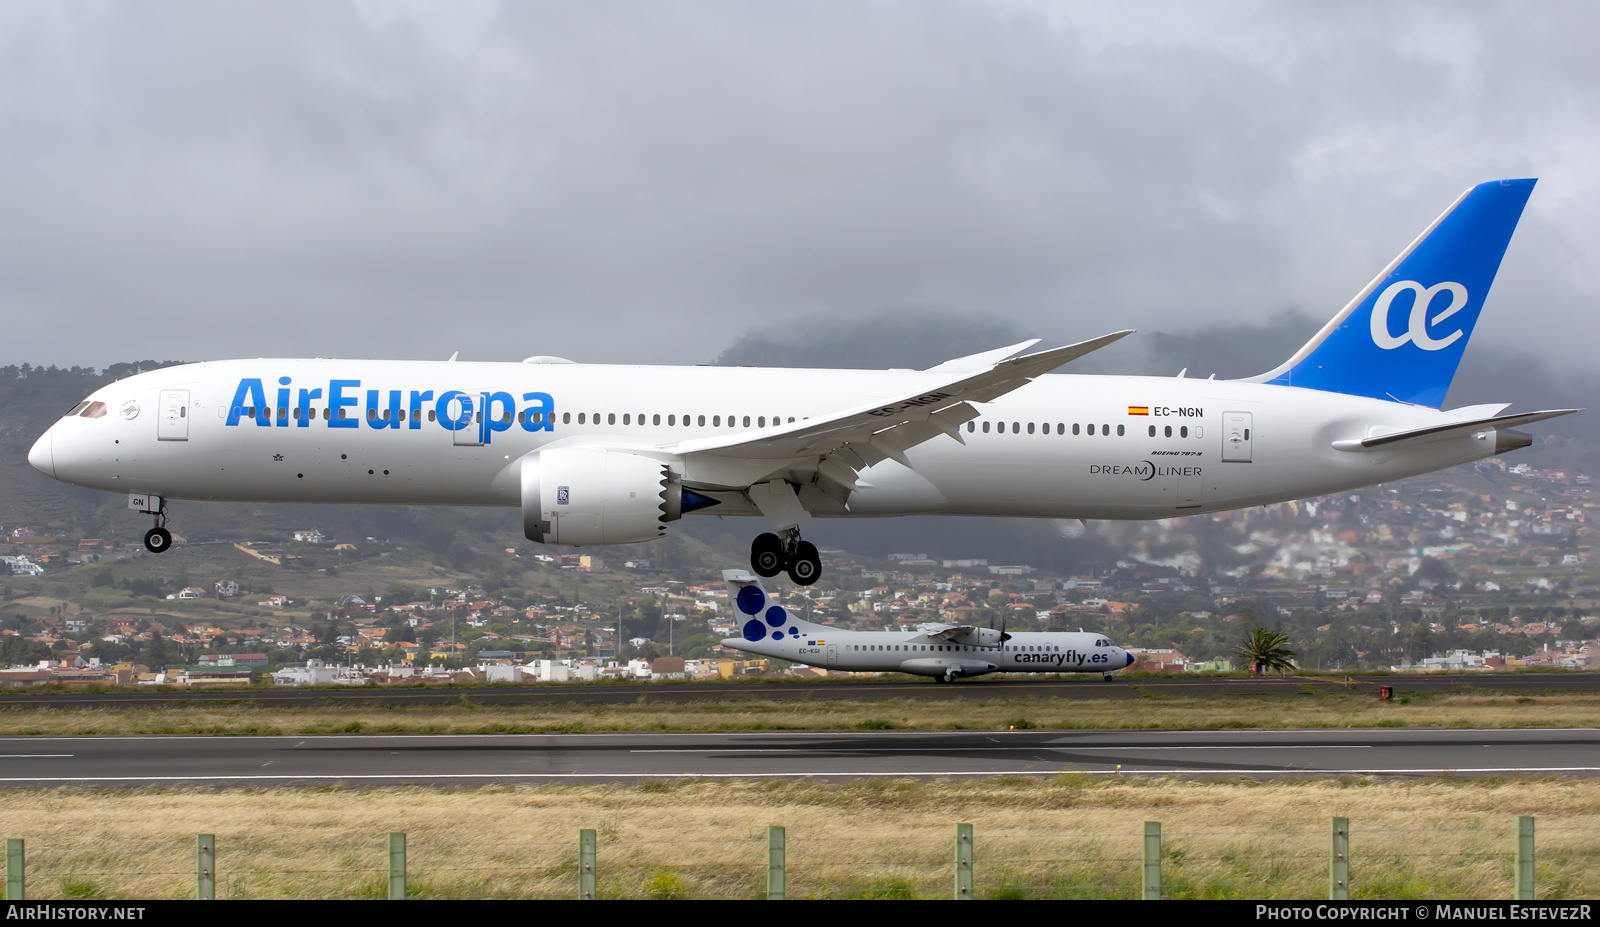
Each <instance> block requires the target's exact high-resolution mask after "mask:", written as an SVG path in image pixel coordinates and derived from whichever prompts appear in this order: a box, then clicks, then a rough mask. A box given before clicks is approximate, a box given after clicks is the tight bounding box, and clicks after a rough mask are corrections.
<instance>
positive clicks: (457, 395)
mask: <svg viewBox="0 0 1600 927" xmlns="http://www.w3.org/2000/svg"><path fill="white" fill-rule="evenodd" d="M445 395H446V396H448V397H449V398H448V400H447V401H446V402H445V403H444V420H445V427H446V428H449V429H451V431H450V442H451V443H452V444H454V445H455V446H456V447H480V446H482V445H483V443H484V441H483V431H484V429H485V428H487V427H488V423H487V422H485V421H484V420H483V407H484V406H485V405H486V404H487V403H486V402H485V399H487V396H488V394H486V393H483V392H481V391H478V390H470V391H462V390H451V391H450V392H449V393H446V394H445Z"/></svg>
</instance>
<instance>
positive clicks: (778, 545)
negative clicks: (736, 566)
mask: <svg viewBox="0 0 1600 927" xmlns="http://www.w3.org/2000/svg"><path fill="white" fill-rule="evenodd" d="M788 559H789V558H787V557H785V556H784V555H783V539H782V538H780V537H778V536H777V535H776V534H771V533H768V534H759V535H756V539H755V540H754V541H751V542H750V569H752V570H755V571H756V575H757V576H760V577H763V578H765V579H771V578H772V577H774V576H777V575H778V574H779V573H782V572H783V568H784V567H785V566H787V565H788V563H787V561H788Z"/></svg>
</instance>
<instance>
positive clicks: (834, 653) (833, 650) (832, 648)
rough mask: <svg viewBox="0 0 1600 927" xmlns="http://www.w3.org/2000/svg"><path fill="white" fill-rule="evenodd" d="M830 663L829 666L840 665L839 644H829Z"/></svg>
mask: <svg viewBox="0 0 1600 927" xmlns="http://www.w3.org/2000/svg"><path fill="white" fill-rule="evenodd" d="M828 665H829V666H838V665H839V645H838V644H829V645H828Z"/></svg>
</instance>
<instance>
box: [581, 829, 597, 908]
mask: <svg viewBox="0 0 1600 927" xmlns="http://www.w3.org/2000/svg"><path fill="white" fill-rule="evenodd" d="M578 897H579V898H581V899H583V900H584V901H593V900H594V899H595V878H594V831H592V830H580V831H578Z"/></svg>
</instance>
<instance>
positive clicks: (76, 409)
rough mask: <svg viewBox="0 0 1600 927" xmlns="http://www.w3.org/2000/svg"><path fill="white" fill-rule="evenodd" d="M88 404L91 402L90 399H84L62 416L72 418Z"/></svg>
mask: <svg viewBox="0 0 1600 927" xmlns="http://www.w3.org/2000/svg"><path fill="white" fill-rule="evenodd" d="M88 404H89V400H87V399H85V400H84V401H82V402H80V403H78V404H77V405H75V406H73V407H72V411H71V412H68V413H67V414H66V415H64V416H62V418H71V417H73V416H74V415H77V414H78V413H79V412H82V411H83V409H84V407H85V406H87V405H88Z"/></svg>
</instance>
